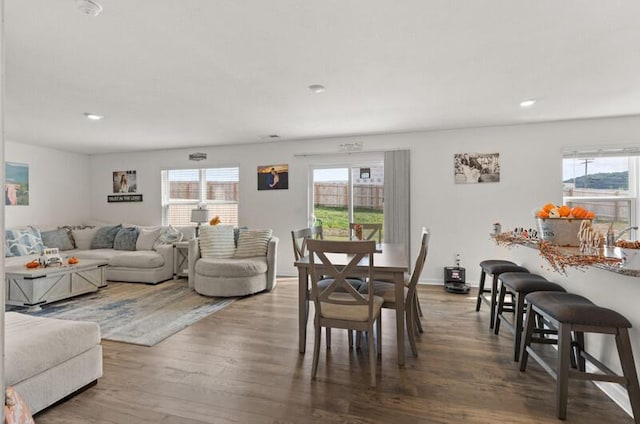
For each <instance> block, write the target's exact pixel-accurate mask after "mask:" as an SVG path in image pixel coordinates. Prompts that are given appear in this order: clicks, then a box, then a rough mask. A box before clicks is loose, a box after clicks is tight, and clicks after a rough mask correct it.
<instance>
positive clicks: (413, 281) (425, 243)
mask: <svg viewBox="0 0 640 424" xmlns="http://www.w3.org/2000/svg"><path fill="white" fill-rule="evenodd" d="M429 237H430V232H429V230H427V229H426V228H424V227H422V234H421V235H420V251H419V252H418V257H417V258H416V263H415V265H414V267H413V272H412V273H411V278H410V279H409V285H408V287H409V290H415V288H416V285H417V284H418V280H419V279H420V274H422V269H423V268H424V263H425V260H426V258H427V253H428V252H429Z"/></svg>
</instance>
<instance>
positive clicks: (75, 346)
mask: <svg viewBox="0 0 640 424" xmlns="http://www.w3.org/2000/svg"><path fill="white" fill-rule="evenodd" d="M4 319H5V365H6V366H5V370H4V372H5V374H4V377H5V383H6V384H7V385H14V384H17V383H19V382H21V381H23V380H26V379H28V378H30V377H33V376H34V375H37V374H39V373H41V372H43V371H46V370H48V369H50V368H52V367H54V366H56V365H59V364H61V363H63V362H65V361H67V360H69V359H71V358H73V357H75V356H77V355H79V354H81V353H83V352H86V351H88V350H90V349H91V348H93V347H94V346H96V345H98V344H100V327H99V326H98V324H96V323H94V322H82V321H67V320H60V319H53V318H40V317H33V316H29V315H24V314H20V313H17V312H7V313H5V317H4ZM43 346H45V347H46V348H44V349H43Z"/></svg>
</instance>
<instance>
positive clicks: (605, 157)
mask: <svg viewBox="0 0 640 424" xmlns="http://www.w3.org/2000/svg"><path fill="white" fill-rule="evenodd" d="M639 157H640V148H637V147H624V148H597V149H571V150H566V151H565V152H563V160H562V195H563V201H564V203H565V204H566V205H568V206H570V207H574V206H581V207H583V208H585V209H588V210H592V211H594V212H595V213H596V218H595V220H594V222H593V226H594V227H595V228H596V230H598V231H600V232H602V233H603V234H606V232H607V230H608V229H609V227H610V226H611V225H612V224H613V231H614V233H615V234H618V233H620V232H621V231H622V230H624V229H627V228H628V227H630V226H636V225H638V216H637V215H638V204H637V203H638V163H639V162H638V160H639V159H638V158H639ZM636 237H637V234H626V235H625V236H624V238H627V239H635V238H636Z"/></svg>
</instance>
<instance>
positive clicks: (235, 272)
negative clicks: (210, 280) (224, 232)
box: [196, 256, 268, 277]
mask: <svg viewBox="0 0 640 424" xmlns="http://www.w3.org/2000/svg"><path fill="white" fill-rule="evenodd" d="M267 269H268V265H267V258H266V256H258V257H253V258H243V259H238V258H228V259H225V258H222V259H216V258H201V259H199V260H198V261H197V262H196V274H199V275H204V276H207V277H250V276H253V275H258V274H264V273H266V272H267Z"/></svg>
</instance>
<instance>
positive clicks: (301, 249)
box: [291, 227, 323, 261]
mask: <svg viewBox="0 0 640 424" xmlns="http://www.w3.org/2000/svg"><path fill="white" fill-rule="evenodd" d="M309 238H316V239H320V240H322V239H323V234H322V227H311V228H301V229H299V230H292V231H291V241H292V242H293V255H294V257H295V259H296V261H298V260H300V258H303V257H305V256H307V239H309Z"/></svg>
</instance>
